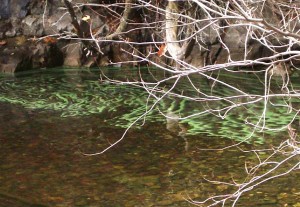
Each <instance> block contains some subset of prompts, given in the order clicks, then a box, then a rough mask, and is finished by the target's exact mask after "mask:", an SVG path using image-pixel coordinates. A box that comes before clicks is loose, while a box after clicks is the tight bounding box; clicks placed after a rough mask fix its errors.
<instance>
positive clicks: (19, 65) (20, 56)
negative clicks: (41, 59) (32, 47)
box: [0, 47, 32, 73]
mask: <svg viewBox="0 0 300 207" xmlns="http://www.w3.org/2000/svg"><path fill="white" fill-rule="evenodd" d="M30 69H32V57H31V54H30V53H28V50H27V49H26V47H19V48H9V49H5V50H4V51H3V52H2V54H1V57H0V72H2V73H15V72H20V71H25V70H30Z"/></svg>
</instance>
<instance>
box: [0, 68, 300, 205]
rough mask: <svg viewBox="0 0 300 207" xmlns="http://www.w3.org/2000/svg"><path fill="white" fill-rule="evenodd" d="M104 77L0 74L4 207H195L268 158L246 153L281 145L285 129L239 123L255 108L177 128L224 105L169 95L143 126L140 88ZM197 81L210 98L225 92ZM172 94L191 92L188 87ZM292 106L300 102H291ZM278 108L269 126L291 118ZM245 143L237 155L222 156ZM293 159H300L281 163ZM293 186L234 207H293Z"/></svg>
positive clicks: (129, 76) (240, 81) (251, 81)
mask: <svg viewBox="0 0 300 207" xmlns="http://www.w3.org/2000/svg"><path fill="white" fill-rule="evenodd" d="M102 73H104V74H105V75H107V76H108V77H109V78H112V79H117V80H121V79H123V80H135V79H136V78H138V77H140V76H141V75H140V73H141V71H137V70H133V69H122V70H116V69H112V68H111V69H104V70H103V71H102ZM102 73H101V72H100V71H99V70H87V69H83V70H77V69H52V70H44V71H39V72H32V73H27V74H20V75H18V76H7V75H5V76H4V75H3V76H0V143H1V145H0V172H1V173H0V183H1V185H0V206H1V207H2V206H17V207H18V206H25V207H26V206H57V207H65V206H89V207H98V206H104V207H106V206H107V207H110V206H112V207H118V206H120V207H124V206H125V207H127V206H128V207H137V206H139V207H140V206H147V207H148V206H149V207H150V206H155V207H157V206H169V207H177V206H178V207H185V206H194V205H193V204H191V203H189V202H188V200H189V199H193V200H195V201H201V200H204V199H206V198H208V197H210V196H214V195H226V194H229V193H232V192H234V191H235V190H236V189H235V187H236V186H228V185H225V182H230V183H233V181H234V182H237V183H238V182H242V181H243V180H244V179H245V178H246V177H247V172H246V170H245V165H246V164H245V163H247V164H249V165H251V164H253V163H256V164H257V162H258V159H257V157H258V156H257V155H259V157H267V156H268V151H267V152H266V151H259V152H256V153H252V152H250V151H251V150H253V149H265V148H270V146H276V145H278V144H279V143H280V142H281V141H283V140H285V137H288V132H287V130H286V129H285V128H283V129H282V130H276V131H272V130H269V131H264V132H260V131H259V130H257V131H253V126H251V125H247V124H245V120H246V119H247V120H248V121H249V122H251V121H252V122H255V121H256V120H258V119H259V118H257V116H256V115H257V114H260V113H261V111H262V110H263V109H262V108H263V107H262V106H261V104H262V103H259V104H250V105H247V106H244V107H242V108H237V109H233V110H230V112H229V113H228V114H227V116H226V117H225V118H224V119H222V118H220V116H219V117H218V116H216V114H214V113H213V112H210V113H206V114H204V115H201V114H200V115H198V116H193V117H191V118H188V119H182V120H178V119H176V117H182V116H189V115H191V114H195V113H197V112H198V111H203V110H205V109H206V108H216V107H221V106H222V107H226V106H227V105H226V104H228V102H227V101H226V100H225V101H220V100H218V101H216V102H211V103H202V104H199V103H197V102H196V103H195V101H191V100H186V99H177V98H174V97H172V96H166V97H165V98H164V99H162V100H161V101H160V102H159V103H157V104H156V105H155V107H154V108H153V110H152V111H151V112H149V113H148V114H147V116H146V118H145V119H144V118H142V119H140V120H138V121H136V119H137V117H139V116H141V115H142V114H143V113H144V112H145V110H146V109H147V104H148V106H151V104H152V105H153V103H155V100H152V99H151V98H149V96H148V93H147V91H145V90H144V89H143V88H139V87H133V86H130V85H127V84H126V85H125V84H111V83H109V82H107V81H105V80H104V81H100V80H99V77H100V74H102ZM142 73H143V75H142V76H143V79H144V80H149V81H151V80H153V79H155V77H161V76H165V75H166V74H164V73H160V72H159V71H158V70H157V69H152V70H151V71H150V72H149V70H148V69H147V70H146V69H145V71H144V72H142ZM102 77H103V74H102ZM219 78H220V79H223V80H227V81H229V82H230V80H233V82H234V83H232V84H236V85H239V86H240V88H242V89H243V90H246V91H247V92H249V93H250V92H251V91H253V93H254V92H255V93H257V92H260V91H263V90H264V87H263V84H259V83H260V82H259V81H258V80H260V78H261V77H260V78H258V77H256V76H242V75H241V74H238V75H232V74H231V75H221V76H220V77H219ZM262 78H263V77H262ZM297 78H298V77H295V80H296V79H297ZM191 79H193V77H191ZM194 80H197V81H198V82H199V84H202V85H201V86H200V88H201V90H202V91H204V92H205V93H208V92H210V94H211V96H213V95H215V94H230V93H232V92H231V91H230V90H228V89H226V88H225V87H222V86H216V87H215V88H214V89H213V87H211V84H210V83H209V82H208V83H207V81H202V80H198V79H194ZM168 84H170V85H172V81H171V82H170V83H167V84H166V87H167V85H168ZM276 84H277V83H274V90H277V89H276V86H277V85H276ZM297 87H300V85H299V86H297V85H294V89H295V90H296V89H297ZM277 88H278V87H277ZM212 89H213V90H212ZM177 90H179V91H180V90H184V91H187V93H193V90H190V88H189V86H188V85H187V84H186V83H185V81H182V83H179V85H178V87H177ZM189 90H190V91H189ZM242 99H243V98H240V97H239V101H243V100H242ZM291 99H292V100H291V102H292V103H293V104H295V105H297V104H298V102H299V101H298V99H296V98H294V99H293V98H291ZM276 101H277V102H276ZM282 101H283V100H274V102H276V107H273V108H272V110H270V111H268V114H267V116H266V118H265V120H266V122H265V125H266V126H267V127H270V128H272V127H273V128H280V127H282V126H285V125H287V124H288V123H289V121H290V120H291V118H292V117H294V116H295V114H297V112H293V113H290V112H289V113H287V110H286V106H283V105H281V104H279V103H281V102H282ZM274 102H273V103H274ZM162 114H166V115H167V117H166V116H163V115H162ZM168 117H171V118H172V117H173V118H174V117H175V118H174V119H170V118H168ZM134 121H136V123H135V125H133V126H132V127H131V128H130V129H129V130H128V131H126V129H127V127H128V126H130V124H131V123H132V122H134ZM294 126H295V125H294ZM125 131H126V134H124V132H125ZM123 135H125V136H124V138H123V139H122V140H121V141H120V142H119V143H118V144H117V145H115V146H114V147H112V148H110V149H109V150H107V151H106V152H105V153H103V154H99V155H95V156H89V155H88V154H93V153H98V152H101V151H102V150H104V149H106V148H107V147H109V146H110V145H111V144H112V143H115V142H116V141H118V140H119V139H120V138H121V137H122V136H123ZM250 135H252V136H251V138H250V139H247V140H246V141H245V142H244V143H242V144H240V145H239V147H230V148H227V149H223V148H224V147H227V146H230V145H232V144H234V143H238V142H240V141H242V140H245V138H246V137H249V136H250ZM210 149H211V150H210ZM214 149H216V150H214ZM217 149H218V150H217ZM245 151H247V152H245ZM280 158H281V157H280V156H277V157H276V158H275V159H280ZM297 161H299V157H296V159H294V160H289V163H288V165H292V164H293V163H294V162H297ZM286 167H287V168H288V166H286ZM299 179H300V174H299V171H292V172H291V173H289V174H288V175H286V176H283V177H279V178H276V179H272V180H269V181H268V182H266V183H263V184H262V185H259V186H258V187H257V188H254V189H253V190H250V191H248V192H245V193H244V194H243V195H242V196H241V197H240V199H239V201H238V202H237V203H236V206H295V207H296V206H300V196H299V195H300V187H299V185H298V182H296V181H297V180H299ZM210 180H216V181H220V182H224V183H213V182H209V181H210ZM230 205H232V202H230V201H228V202H227V203H226V205H225V206H230Z"/></svg>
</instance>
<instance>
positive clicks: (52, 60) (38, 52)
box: [31, 43, 64, 68]
mask: <svg viewBox="0 0 300 207" xmlns="http://www.w3.org/2000/svg"><path fill="white" fill-rule="evenodd" d="M31 51H33V52H32V53H33V54H32V67H33V68H52V67H58V66H62V65H63V62H64V56H63V53H62V51H61V50H60V49H59V48H58V46H57V44H55V43H50V44H47V43H38V44H37V45H35V46H31Z"/></svg>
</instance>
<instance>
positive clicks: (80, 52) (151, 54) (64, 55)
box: [0, 0, 300, 72]
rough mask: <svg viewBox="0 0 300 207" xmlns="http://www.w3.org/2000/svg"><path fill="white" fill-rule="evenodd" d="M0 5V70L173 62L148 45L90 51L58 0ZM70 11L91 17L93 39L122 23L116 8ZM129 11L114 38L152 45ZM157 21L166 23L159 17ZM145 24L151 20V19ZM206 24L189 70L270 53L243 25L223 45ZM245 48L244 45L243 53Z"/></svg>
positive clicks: (11, 0) (7, 0)
mask: <svg viewBox="0 0 300 207" xmlns="http://www.w3.org/2000/svg"><path fill="white" fill-rule="evenodd" d="M0 1H1V2H0V42H3V41H4V42H5V44H0V72H1V71H3V72H17V71H20V70H27V69H33V68H44V67H47V68H48V67H57V66H62V65H65V66H72V67H81V66H83V67H92V66H94V65H97V66H103V65H105V66H106V65H112V66H116V67H119V66H137V65H142V64H148V63H147V61H145V59H143V58H140V57H143V56H144V57H146V58H147V59H149V60H150V62H151V61H153V62H155V63H159V64H165V65H170V64H172V61H171V59H170V58H166V57H158V56H157V55H155V54H156V52H157V49H158V48H157V47H158V46H159V45H154V44H150V43H149V44H148V45H144V44H140V45H138V44H136V45H134V44H133V45H131V44H122V43H119V42H118V43H116V42H115V43H113V44H111V43H110V42H109V41H108V42H104V43H101V54H97V56H95V54H94V53H93V51H92V50H90V48H89V49H87V45H86V43H87V42H88V41H82V42H80V41H79V40H76V38H77V36H76V30H75V29H74V27H73V25H72V24H71V22H72V19H71V17H70V15H69V13H68V11H67V9H66V8H65V5H64V3H63V1H62V0H47V1H42V0H0ZM99 2H101V1H100V0H73V1H72V3H99ZM107 2H114V1H107ZM264 8H265V11H262V13H263V15H265V16H264V18H265V19H266V20H267V21H268V22H271V23H272V24H273V25H277V24H280V22H279V20H278V19H276V18H275V16H276V15H274V14H273V13H274V12H273V10H272V9H271V7H270V8H269V7H264ZM74 10H75V14H76V15H77V19H78V20H80V19H81V17H82V16H84V15H89V16H90V17H91V18H90V19H91V22H90V23H89V24H90V25H91V31H89V33H90V32H92V34H94V35H96V36H97V35H99V34H101V35H99V36H98V37H100V36H101V37H103V36H105V35H107V34H111V33H112V32H113V31H116V30H117V28H118V25H119V23H120V19H119V17H118V14H119V13H123V12H124V11H123V10H120V11H119V10H116V11H115V12H116V13H115V14H113V15H108V13H109V12H108V11H107V10H109V9H107V8H105V7H93V8H91V6H86V5H85V6H80V7H74ZM136 11H137V10H136ZM133 13H135V14H132V15H131V17H130V21H129V22H130V24H128V27H127V30H129V31H130V32H126V33H124V34H123V36H122V35H118V38H119V39H120V40H124V41H128V42H137V43H142V42H151V41H152V40H153V36H152V34H150V32H149V31H150V30H147V29H140V30H137V29H136V26H135V21H136V22H143V21H144V20H141V15H140V14H141V13H137V12H133ZM138 18H140V19H138ZM142 18H143V17H142ZM145 18H146V17H145ZM200 18H202V17H200ZM161 20H162V21H164V19H163V18H162V19H161ZM149 21H152V20H151V19H150V20H149ZM201 24H203V25H201ZM206 24H207V23H205V22H203V23H199V27H200V28H202V26H203V28H204V29H203V37H201V41H202V42H203V44H204V45H205V47H203V45H201V44H199V43H196V44H194V46H192V47H191V49H189V52H188V53H189V55H186V54H187V53H186V54H185V56H186V57H185V58H186V59H185V61H186V62H187V63H189V64H191V65H192V66H193V67H197V68H199V67H203V66H205V65H207V64H214V63H227V62H228V61H229V60H230V61H241V60H244V59H245V58H246V59H256V58H259V57H264V56H268V55H270V54H273V53H274V51H271V50H269V49H268V48H267V47H263V46H262V44H261V43H259V42H255V41H253V40H252V41H251V40H249V39H248V38H247V36H246V34H247V28H246V27H245V28H243V27H229V28H228V29H227V30H226V32H224V34H225V35H224V36H222V43H223V44H221V41H220V40H219V42H217V43H216V40H217V39H219V34H220V31H216V29H215V28H213V27H209V26H207V25H206ZM298 26H299V25H298ZM295 28H296V25H295ZM299 29H300V28H299ZM174 35H176V34H174ZM201 35H202V34H201ZM155 38H156V41H158V42H160V41H161V42H162V41H164V36H163V34H162V33H161V32H160V33H159V35H157V37H155ZM155 38H154V39H155ZM275 39H276V38H275ZM274 41H278V45H280V44H282V40H281V39H279V38H278V39H277V40H274ZM224 45H226V49H224ZM274 45H276V43H275V44H274ZM287 45H288V44H287ZM245 46H246V47H247V51H246V52H245ZM278 48H279V49H280V48H281V49H282V50H284V49H286V48H282V47H278ZM279 49H278V50H279ZM293 49H295V48H293ZM241 54H243V55H241ZM244 54H246V55H244ZM167 56H172V55H171V53H170V51H169V52H167ZM298 62H300V61H298Z"/></svg>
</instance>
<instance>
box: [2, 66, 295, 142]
mask: <svg viewBox="0 0 300 207" xmlns="http://www.w3.org/2000/svg"><path fill="white" fill-rule="evenodd" d="M98 79H99V75H98V73H95V74H91V73H82V72H81V71H80V70H60V71H59V72H57V71H56V72H48V71H47V72H44V73H33V74H29V75H23V76H19V77H7V76H0V92H1V93H0V101H1V102H8V103H11V104H17V105H21V106H23V107H24V108H27V109H31V110H38V111H40V112H42V111H43V110H52V111H55V113H57V114H58V115H59V116H61V117H64V118H68V117H72V116H89V115H92V114H99V115H103V116H104V115H105V116H104V117H105V119H106V120H105V122H106V123H107V124H108V125H110V126H112V127H120V128H127V127H128V126H129V125H130V124H131V123H132V122H134V121H135V120H136V119H137V118H138V117H140V116H141V115H142V114H144V113H145V111H146V110H149V108H150V107H151V106H152V105H153V104H154V103H155V100H154V99H151V98H150V99H149V96H148V93H147V92H146V91H145V90H143V89H142V88H137V87H133V86H129V85H114V84H110V83H105V82H104V83H101V82H100V81H99V80H98ZM181 87H182V89H184V90H185V92H186V93H189V91H190V93H193V91H192V89H191V88H189V86H188V85H185V84H181ZM201 90H202V91H203V93H206V94H208V93H210V94H213V95H218V96H227V95H230V94H233V92H232V91H231V90H230V89H228V88H225V87H216V88H215V89H213V90H212V89H211V88H210V87H208V86H204V85H203V86H202V87H201ZM252 90H254V91H255V92H257V91H258V90H262V89H261V88H259V89H258V88H253V89H252ZM236 101H237V103H238V102H241V101H245V100H236ZM284 101H285V100H282V99H277V100H274V101H273V105H272V106H270V109H269V110H267V112H266V116H265V126H266V127H268V128H278V127H282V126H285V125H287V124H288V123H289V122H290V121H291V119H292V118H293V117H294V116H295V113H294V112H288V110H287V108H286V105H284V104H283V103H284ZM293 101H294V102H296V103H297V102H298V99H295V100H293ZM274 102H276V106H274V105H275V104H274ZM281 103H282V104H281ZM228 104H229V103H228V102H226V101H215V102H210V103H207V102H201V103H199V102H195V101H190V100H187V99H178V98H174V97H171V96H166V97H164V98H163V99H162V100H161V101H160V102H158V103H157V104H156V105H155V107H154V109H153V110H151V111H150V112H149V113H148V114H147V116H146V118H145V121H146V122H161V123H166V117H165V116H163V115H162V113H164V114H167V113H169V112H172V114H175V115H176V117H185V116H189V115H192V114H197V113H199V112H201V111H203V110H207V109H217V108H222V107H226V106H228ZM263 107H264V105H263V103H262V102H257V103H255V104H248V105H244V106H243V107H239V108H235V109H233V110H231V111H230V112H229V113H228V114H227V115H226V117H225V118H220V116H218V115H216V114H213V113H210V112H209V113H205V114H201V115H197V116H192V117H191V118H187V119H179V120H177V121H178V124H182V125H184V126H185V127H186V132H185V135H196V134H200V133H205V134H207V135H209V136H214V137H215V136H218V137H223V138H229V139H233V140H236V141H242V140H245V138H247V137H248V136H250V135H252V140H254V141H255V142H258V143H261V142H264V138H263V136H264V134H272V133H276V132H277V131H272V130H270V131H264V133H262V132H259V129H256V130H254V128H253V126H251V125H249V124H246V122H251V123H256V122H257V121H258V120H259V119H260V116H261V113H262V110H263ZM143 121H144V120H143V119H141V120H140V121H138V122H137V124H136V125H135V126H134V127H142V126H141V125H142V124H143ZM247 141H249V140H247Z"/></svg>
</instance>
